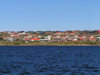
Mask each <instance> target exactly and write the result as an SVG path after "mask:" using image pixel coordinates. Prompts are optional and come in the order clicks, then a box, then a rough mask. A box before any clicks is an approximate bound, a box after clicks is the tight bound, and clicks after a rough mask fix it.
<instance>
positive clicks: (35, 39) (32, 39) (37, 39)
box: [30, 38, 40, 41]
mask: <svg viewBox="0 0 100 75" xmlns="http://www.w3.org/2000/svg"><path fill="white" fill-rule="evenodd" d="M30 41H40V39H39V38H31V39H30Z"/></svg>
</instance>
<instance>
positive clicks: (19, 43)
mask: <svg viewBox="0 0 100 75" xmlns="http://www.w3.org/2000/svg"><path fill="white" fill-rule="evenodd" d="M91 45H94V46H95V45H98V46H99V45H100V42H99V41H98V42H97V41H82V42H72V41H68V42H38V41H37V42H25V41H12V42H7V41H0V46H91Z"/></svg>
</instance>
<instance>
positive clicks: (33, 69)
mask: <svg viewBox="0 0 100 75" xmlns="http://www.w3.org/2000/svg"><path fill="white" fill-rule="evenodd" d="M0 75H100V47H99V46H1V47H0Z"/></svg>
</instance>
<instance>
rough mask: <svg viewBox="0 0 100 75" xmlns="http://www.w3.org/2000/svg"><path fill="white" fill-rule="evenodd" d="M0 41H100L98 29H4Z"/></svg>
mask: <svg viewBox="0 0 100 75" xmlns="http://www.w3.org/2000/svg"><path fill="white" fill-rule="evenodd" d="M0 41H33V42H34V41H41V42H68V41H100V30H94V31H90V30H84V31H80V30H74V31H70V30H68V31H27V32H25V31H17V32H15V31H4V32H0Z"/></svg>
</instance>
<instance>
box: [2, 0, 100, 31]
mask: <svg viewBox="0 0 100 75" xmlns="http://www.w3.org/2000/svg"><path fill="white" fill-rule="evenodd" d="M21 30H24V31H39V30H40V31H45V30H60V31H65V30H100V0H0V31H21Z"/></svg>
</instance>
